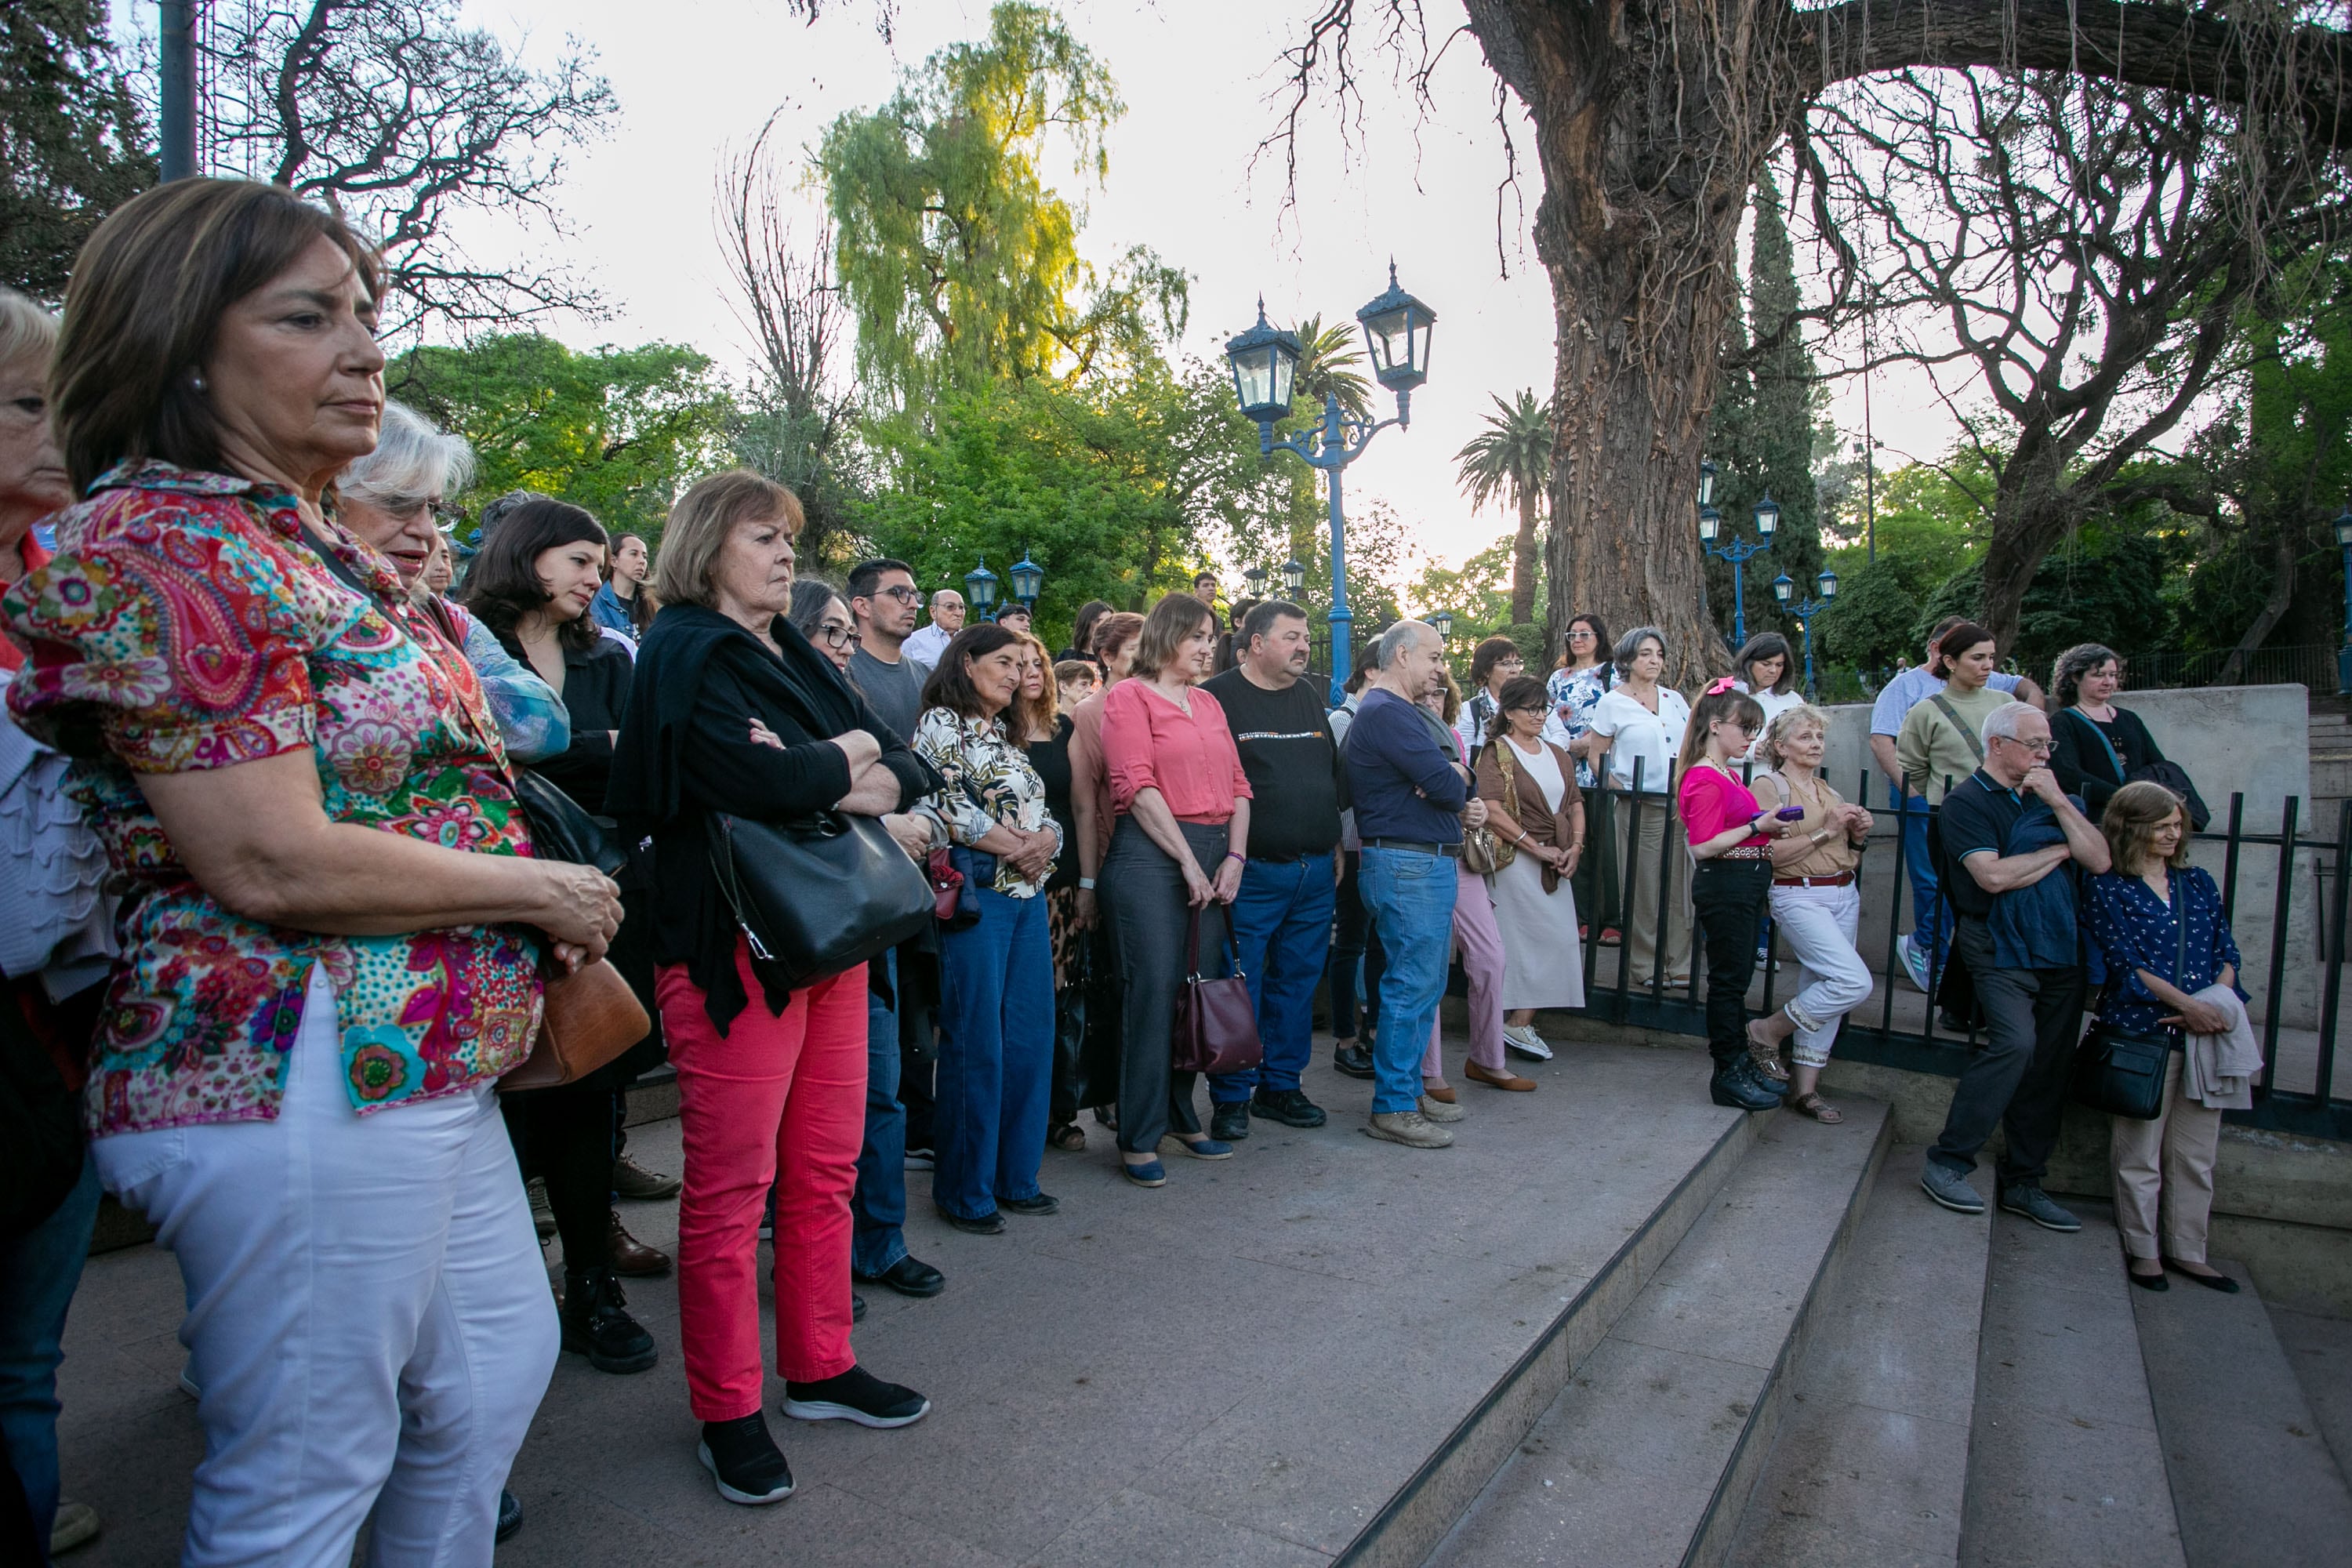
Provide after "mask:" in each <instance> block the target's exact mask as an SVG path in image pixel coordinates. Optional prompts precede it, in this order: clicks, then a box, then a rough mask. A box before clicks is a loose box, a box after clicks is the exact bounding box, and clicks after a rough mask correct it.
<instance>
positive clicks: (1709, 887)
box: [1676, 678, 1790, 1110]
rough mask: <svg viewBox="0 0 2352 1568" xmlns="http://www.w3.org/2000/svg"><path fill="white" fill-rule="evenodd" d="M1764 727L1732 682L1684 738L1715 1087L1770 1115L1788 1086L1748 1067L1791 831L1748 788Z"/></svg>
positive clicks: (1705, 703)
mask: <svg viewBox="0 0 2352 1568" xmlns="http://www.w3.org/2000/svg"><path fill="white" fill-rule="evenodd" d="M1763 728H1764V710H1763V709H1762V708H1761V707H1760V706H1759V705H1758V703H1757V701H1756V699H1754V698H1753V697H1750V696H1748V694H1747V693H1746V692H1744V691H1741V690H1739V689H1737V688H1736V687H1734V686H1733V685H1732V683H1731V681H1730V679H1728V678H1727V679H1722V680H1718V681H1717V682H1716V683H1715V684H1714V685H1713V686H1710V687H1708V688H1707V690H1706V696H1704V697H1702V698H1700V699H1699V700H1698V706H1697V707H1696V708H1695V709H1693V710H1691V721H1690V727H1689V728H1688V729H1687V730H1686V731H1685V732H1684V735H1683V754H1682V775H1683V778H1682V787H1681V789H1680V790H1679V791H1677V792H1676V799H1677V800H1678V801H1679V802H1680V804H1681V806H1682V814H1683V826H1684V827H1685V829H1686V830H1687V831H1688V832H1689V834H1690V847H1691V858H1692V859H1694V860H1696V862H1698V866H1697V869H1696V870H1695V871H1694V872H1693V873H1692V874H1691V903H1692V905H1693V906H1694V907H1695V908H1696V910H1697V911H1698V920H1699V924H1700V925H1701V926H1702V927H1703V928H1705V931H1706V1048H1707V1052H1708V1054H1709V1055H1710V1056H1712V1057H1714V1058H1715V1076H1714V1079H1712V1081H1711V1082H1710V1083H1709V1085H1708V1089H1709V1092H1710V1093H1712V1095H1713V1096H1714V1099H1715V1102H1716V1103H1717V1105H1731V1106H1737V1107H1738V1108H1739V1109H1740V1110H1771V1109H1772V1108H1773V1107H1774V1106H1777V1105H1779V1104H1780V1097H1781V1096H1782V1095H1783V1094H1785V1093H1787V1092H1788V1089H1787V1086H1786V1085H1784V1084H1780V1083H1778V1082H1775V1081H1774V1080H1773V1079H1769V1078H1766V1077H1765V1076H1764V1075H1763V1074H1762V1073H1759V1072H1758V1071H1757V1070H1756V1068H1755V1065H1754V1064H1753V1063H1752V1062H1750V1061H1749V1060H1748V982H1749V981H1750V980H1753V979H1754V978H1755V977H1756V933H1757V931H1758V930H1759V928H1760V927H1761V926H1762V924H1763V921H1764V904H1765V900H1767V899H1769V897H1770V896H1771V892H1772V847H1771V846H1772V840H1773V839H1775V838H1778V837H1780V836H1781V835H1782V834H1784V833H1786V832H1788V831H1789V827H1790V824H1788V823H1786V822H1783V821H1781V820H1780V818H1779V817H1777V816H1773V815H1772V813H1771V812H1770V811H1769V810H1767V809H1766V808H1765V807H1763V806H1761V805H1758V804H1757V801H1756V797H1755V796H1754V795H1751V794H1749V793H1748V786H1747V785H1746V784H1743V783H1741V782H1740V776H1739V766H1740V764H1739V759H1741V758H1742V757H1745V756H1746V755H1747V754H1748V747H1749V746H1751V745H1753V744H1754V743H1755V741H1756V735H1757V732H1758V731H1760V730H1762V729H1763Z"/></svg>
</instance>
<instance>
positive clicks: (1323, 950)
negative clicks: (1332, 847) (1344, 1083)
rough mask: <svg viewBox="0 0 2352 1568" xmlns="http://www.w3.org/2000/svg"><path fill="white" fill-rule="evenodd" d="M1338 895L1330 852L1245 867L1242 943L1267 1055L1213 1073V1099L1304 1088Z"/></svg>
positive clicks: (1239, 898)
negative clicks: (1249, 1064) (1248, 1065)
mask: <svg viewBox="0 0 2352 1568" xmlns="http://www.w3.org/2000/svg"><path fill="white" fill-rule="evenodd" d="M1336 897H1337V889H1335V888H1334V887H1333V886H1332V882H1331V857H1330V855H1329V854H1328V852H1327V853H1325V854H1321V855H1302V856H1300V857H1299V858H1297V859H1296V860H1251V861H1249V862H1248V863H1246V864H1245V865H1244V866H1243V868H1242V886H1241V891H1240V892H1239V893H1237V894H1235V895H1234V905H1233V922H1234V944H1235V946H1236V947H1238V948H1239V949H1240V952H1241V966H1242V974H1243V976H1244V978H1245V979H1247V980H1248V982H1249V994H1250V1006H1251V1009H1252V1010H1253V1011H1255V1013H1256V1014H1257V1037H1258V1041H1259V1043H1260V1044H1261V1045H1263V1046H1264V1047H1265V1061H1264V1063H1263V1064H1262V1065H1261V1066H1258V1067H1255V1068H1244V1069H1243V1070H1242V1071H1240V1072H1229V1073H1212V1074H1210V1075H1209V1098H1210V1099H1211V1100H1214V1101H1215V1102H1216V1103H1217V1104H1219V1105H1233V1104H1236V1103H1238V1102H1240V1101H1242V1100H1247V1099H1248V1098H1249V1097H1250V1094H1251V1092H1252V1091H1253V1090H1255V1089H1259V1088H1261V1087H1263V1088H1265V1089H1270V1090H1276V1091H1279V1090H1282V1089H1297V1087H1298V1075H1299V1074H1301V1073H1303V1072H1305V1071H1306V1070H1307V1062H1308V1060H1309V1059H1310V1058H1313V1056H1314V1055H1315V982H1316V981H1317V980H1318V978H1320V976H1321V975H1322V973H1323V965H1324V961H1325V958H1326V957H1327V955H1328V953H1329V952H1330V942H1331V910H1332V905H1333V902H1334V900H1335V899H1336Z"/></svg>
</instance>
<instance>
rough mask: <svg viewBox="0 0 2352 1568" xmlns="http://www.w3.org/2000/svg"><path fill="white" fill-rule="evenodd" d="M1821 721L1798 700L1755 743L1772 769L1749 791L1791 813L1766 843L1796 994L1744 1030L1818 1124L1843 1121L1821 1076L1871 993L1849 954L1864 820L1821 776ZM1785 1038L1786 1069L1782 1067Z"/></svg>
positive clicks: (1761, 1059) (1759, 1059)
mask: <svg viewBox="0 0 2352 1568" xmlns="http://www.w3.org/2000/svg"><path fill="white" fill-rule="evenodd" d="M1828 742H1829V715H1828V714H1826V713H1824V712H1822V710H1820V709H1818V708H1815V707H1812V706H1811V705H1810V704H1807V703H1803V702H1800V703H1798V704H1797V705H1796V706H1795V707H1793V708H1783V709H1782V710H1780V712H1778V713H1776V714H1774V715H1773V716H1772V721H1771V722H1770V723H1769V724H1768V725H1767V726H1766V727H1765V730H1764V733H1763V735H1762V737H1761V738H1760V739H1759V741H1758V742H1757V753H1758V756H1759V760H1760V761H1762V762H1763V763H1765V765H1766V766H1767V767H1769V769H1770V770H1771V771H1770V772H1769V773H1759V774H1757V775H1756V777H1755V780H1754V781H1753V783H1752V784H1750V786H1749V787H1750V788H1752V789H1753V790H1754V791H1755V793H1756V798H1757V800H1758V801H1759V803H1761V804H1762V805H1764V806H1766V807H1767V808H1768V809H1770V810H1773V811H1780V810H1785V809H1787V808H1788V807H1790V806H1795V807H1797V808H1798V809H1799V810H1801V811H1802V812H1803V813H1804V815H1803V816H1801V817H1799V818H1798V819H1797V826H1796V829H1795V831H1794V832H1791V833H1790V834H1788V835H1786V836H1785V837H1780V838H1776V839H1774V840H1773V841H1772V923H1773V924H1774V925H1775V926H1776V927H1778V928H1779V930H1780V936H1781V939H1782V940H1783V941H1785V942H1787V943H1788V944H1789V949H1790V952H1793V953H1795V954H1796V957H1797V989H1796V993H1795V994H1793V995H1791V996H1790V998H1789V1000H1788V1001H1787V1002H1786V1003H1785V1004H1783V1005H1781V1007H1780V1010H1779V1011H1778V1012H1776V1013H1773V1014H1771V1015H1769V1016H1766V1017H1762V1018H1758V1019H1756V1020H1754V1021H1753V1022H1751V1023H1750V1024H1749V1025H1748V1056H1749V1058H1750V1059H1751V1060H1753V1061H1754V1062H1755V1063H1756V1066H1757V1068H1758V1069H1759V1071H1763V1072H1767V1073H1769V1074H1771V1075H1772V1076H1773V1077H1774V1078H1779V1079H1790V1080H1791V1081H1790V1093H1789V1099H1788V1101H1787V1104H1788V1107H1789V1109H1790V1110H1794V1111H1798V1112H1801V1113H1802V1114H1803V1115H1806V1116H1810V1117H1811V1118H1812V1119H1813V1120H1814V1121H1825V1122H1837V1121H1844V1120H1845V1118H1844V1117H1843V1115H1841V1114H1839V1111H1838V1109H1837V1107H1836V1106H1834V1105H1832V1104H1831V1103H1830V1102H1829V1101H1827V1100H1823V1099H1822V1097H1821V1092H1820V1088H1821V1078H1822V1068H1825V1067H1827V1066H1829V1063H1830V1047H1831V1046H1832V1044H1833V1043H1834V1042H1835V1041H1836V1039H1837V1033H1838V1026H1840V1025H1841V1024H1842V1023H1843V1022H1844V1020H1845V1016H1846V1015H1847V1014H1848V1013H1850V1012H1852V1011H1853V1009H1854V1008H1856V1007H1859V1006H1860V1005H1862V1004H1863V1003H1864V1001H1865V1000H1867V999H1868V997H1869V995H1870V971H1869V970H1868V969H1867V968H1865V967H1864V964H1863V962H1862V954H1861V953H1860V952H1857V951H1856V949H1855V946H1854V939H1855V936H1856V934H1857V933H1858V932H1859V931H1860V930H1861V924H1862V889H1861V886H1860V883H1859V881H1858V880H1857V878H1858V875H1859V870H1858V868H1859V867H1860V864H1861V860H1862V847H1863V840H1864V839H1865V838H1866V837H1869V835H1870V825H1871V816H1870V813H1869V812H1867V811H1865V810H1864V809H1863V808H1862V807H1861V806H1859V805H1850V804H1848V803H1847V802H1846V801H1845V799H1844V798H1843V797H1842V796H1841V795H1839V794H1838V792H1837V791H1835V790H1833V789H1832V788H1831V787H1830V786H1829V784H1828V782H1827V781H1826V780H1824V779H1823V778H1822V752H1823V750H1824V749H1825V748H1826V746H1827V744H1828ZM1791 1039H1793V1040H1794V1041H1795V1044H1794V1045H1793V1046H1791V1047H1790V1055H1791V1056H1793V1057H1794V1058H1796V1063H1795V1066H1794V1067H1793V1068H1790V1067H1784V1066H1782V1065H1781V1062H1780V1049H1781V1046H1782V1044H1783V1043H1784V1042H1787V1041H1790V1040H1791Z"/></svg>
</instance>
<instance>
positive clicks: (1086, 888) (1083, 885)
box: [1078, 877, 1095, 893]
mask: <svg viewBox="0 0 2352 1568" xmlns="http://www.w3.org/2000/svg"><path fill="white" fill-rule="evenodd" d="M1094 890H1095V879H1093V878H1092V877H1081V878H1079V879H1078V891H1080V892H1081V893H1091V892H1093V891H1094Z"/></svg>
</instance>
